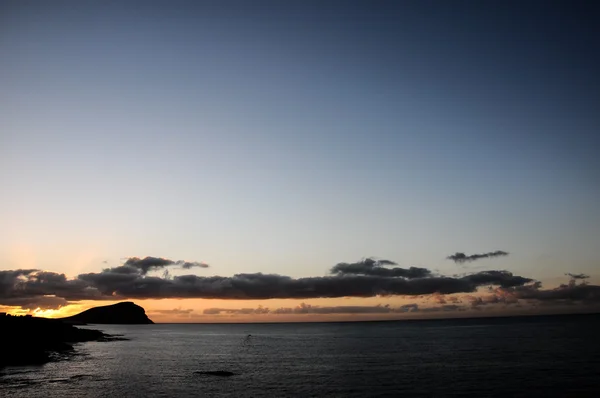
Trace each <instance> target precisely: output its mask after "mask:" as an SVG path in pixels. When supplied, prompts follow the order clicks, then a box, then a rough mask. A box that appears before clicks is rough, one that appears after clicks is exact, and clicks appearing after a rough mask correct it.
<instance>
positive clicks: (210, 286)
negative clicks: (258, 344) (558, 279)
mask: <svg viewBox="0 0 600 398" xmlns="http://www.w3.org/2000/svg"><path fill="white" fill-rule="evenodd" d="M186 264H191V265H190V266H191V267H193V266H196V265H195V264H198V263H194V262H180V261H179V262H178V261H171V260H165V259H157V258H153V257H146V258H145V259H142V260H140V259H135V258H133V259H128V260H127V261H126V262H125V263H124V264H123V265H122V266H118V267H113V268H105V269H103V270H102V271H100V272H91V273H85V274H80V275H78V276H77V277H76V278H73V279H68V278H67V277H66V276H65V275H64V274H59V273H54V272H50V271H42V270H36V269H20V270H7V271H0V305H14V306H24V307H27V308H31V307H33V306H40V307H41V306H51V305H54V306H57V305H62V304H64V303H65V302H74V301H81V300H125V299H167V298H176V299H183V298H204V299H232V300H261V299H299V300H304V299H313V298H336V297H376V296H411V297H421V296H422V297H429V298H430V299H433V300H434V302H435V303H436V304H440V305H442V307H440V308H445V307H444V305H446V304H448V305H458V304H460V303H461V301H460V300H459V299H457V298H453V296H446V295H452V294H460V293H463V294H465V293H467V294H469V293H470V294H472V293H475V292H477V291H478V290H479V289H480V288H481V287H485V286H488V287H490V288H489V289H488V290H489V293H490V295H488V296H485V297H486V298H484V299H482V301H481V302H475V301H469V302H470V303H471V305H472V306H473V307H476V306H480V305H487V304H493V303H508V302H511V303H515V302H517V301H518V300H538V301H540V302H541V301H545V302H551V301H553V300H555V301H561V300H562V301H565V300H569V301H574V302H582V303H583V302H585V303H587V302H590V301H597V300H598V296H599V295H600V293H599V292H598V290H599V289H600V287H599V286H592V285H588V284H587V283H586V282H585V281H582V283H581V284H577V283H576V282H577V280H584V279H585V278H586V277H587V275H583V274H569V276H571V281H570V282H569V284H568V285H562V286H560V287H559V288H556V289H542V288H541V284H540V283H539V282H536V281H534V280H533V279H531V278H527V277H523V276H519V275H514V274H513V273H511V272H509V271H503V270H490V271H480V272H475V273H470V274H464V275H456V276H452V277H450V276H440V275H435V276H434V275H433V274H432V273H431V272H430V271H429V270H425V271H419V273H420V274H421V275H425V276H422V277H417V274H418V273H417V274H415V273H414V272H413V273H411V271H410V268H409V269H401V268H384V267H385V266H390V265H395V263H394V262H392V261H389V260H372V259H366V260H362V261H360V262H356V263H339V264H337V265H336V266H334V267H333V269H332V272H333V275H326V276H314V277H305V278H292V277H289V276H284V275H277V274H262V273H244V274H236V275H233V276H197V275H180V276H167V277H159V276H152V275H148V271H149V270H151V269H155V268H160V267H164V266H168V265H179V266H184V265H186ZM380 270H384V271H383V272H382V271H380ZM398 270H401V271H398ZM50 296H51V297H53V298H52V299H49V298H48V297H50ZM324 308H329V307H324ZM330 308H331V309H329V310H327V309H322V308H321V309H315V310H314V311H334V310H335V308H338V309H339V307H330ZM352 308H353V307H348V308H345V309H344V310H346V311H351V310H352ZM415 308H416V307H411V308H410V309H408V310H411V311H412V310H414V309H415ZM448 308H451V307H448ZM213 310H214V311H221V312H224V311H229V310H226V309H219V308H216V309H213ZM250 310H251V309H239V311H246V312H247V313H252V312H249V311H250ZM355 310H356V311H363V308H362V307H361V308H357V309H355ZM182 311H183V310H182ZM281 311H284V310H281ZM285 311H287V310H285ZM293 311H294V310H292V313H293ZM364 311H369V310H364ZM372 311H388V310H386V309H384V308H383V309H382V308H376V309H373V310H372Z"/></svg>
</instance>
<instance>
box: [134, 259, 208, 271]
mask: <svg viewBox="0 0 600 398" xmlns="http://www.w3.org/2000/svg"><path fill="white" fill-rule="evenodd" d="M123 265H124V266H127V267H133V268H138V269H140V270H141V271H142V272H141V273H142V275H145V274H147V273H148V271H150V270H157V269H161V268H165V267H170V266H180V267H181V268H183V269H190V268H194V267H199V268H208V267H209V265H208V264H205V263H202V262H197V261H183V260H178V261H174V260H169V259H167V258H161V257H144V258H138V257H129V258H127V260H126V261H125V264H123Z"/></svg>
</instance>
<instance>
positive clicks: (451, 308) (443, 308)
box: [419, 304, 465, 312]
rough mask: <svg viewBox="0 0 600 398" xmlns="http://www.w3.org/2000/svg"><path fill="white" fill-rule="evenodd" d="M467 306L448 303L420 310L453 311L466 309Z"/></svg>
mask: <svg viewBox="0 0 600 398" xmlns="http://www.w3.org/2000/svg"><path fill="white" fill-rule="evenodd" d="M464 310H465V308H464V307H462V306H460V305H456V304H446V305H440V306H438V307H427V308H421V309H419V311H421V312H452V311H464Z"/></svg>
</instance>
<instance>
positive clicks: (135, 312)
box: [61, 301, 154, 325]
mask: <svg viewBox="0 0 600 398" xmlns="http://www.w3.org/2000/svg"><path fill="white" fill-rule="evenodd" d="M61 319H62V320H63V321H65V322H67V323H72V324H86V323H95V324H120V325H138V324H139V325H148V324H153V323H154V322H152V321H151V320H150V318H148V316H146V311H144V309H143V308H142V307H140V306H139V305H136V304H134V303H132V302H129V301H126V302H122V303H118V304H113V305H105V306H103V307H94V308H90V309H89V310H86V311H83V312H82V313H80V314H77V315H73V316H70V317H68V318H61Z"/></svg>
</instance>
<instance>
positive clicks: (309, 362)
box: [0, 315, 600, 398]
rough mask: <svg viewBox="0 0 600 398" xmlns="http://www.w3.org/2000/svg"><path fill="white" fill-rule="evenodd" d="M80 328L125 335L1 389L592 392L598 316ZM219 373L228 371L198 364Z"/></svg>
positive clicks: (29, 393) (65, 392) (598, 363)
mask: <svg viewBox="0 0 600 398" xmlns="http://www.w3.org/2000/svg"><path fill="white" fill-rule="evenodd" d="M86 327H90V328H95V329H100V330H102V331H104V332H106V333H110V334H120V335H123V336H124V337H126V338H127V339H129V340H124V341H111V342H88V343H81V344H78V345H76V353H75V354H74V355H73V356H72V357H70V358H69V359H67V360H62V361H57V362H52V363H48V364H45V365H43V366H38V367H10V368H5V369H1V370H0V395H1V396H7V397H14V398H17V397H27V398H31V397H45V398H48V397H118V398H124V397H211V396H215V397H269V398H276V397H296V396H298V397H397V396H405V397H413V396H414V397H421V396H422V397H431V396H436V397H438V396H440V397H441V396H461V397H588V396H589V397H598V396H600V343H599V339H600V315H568V316H540V317H513V318H489V319H481V318H480V319H462V320H429V321H393V322H356V323H294V324H156V325H93V326H92V325H90V326H86ZM9 343H10V342H3V344H9ZM217 370H219V371H227V372H232V373H234V375H233V376H231V377H220V376H214V375H206V374H201V373H196V372H206V371H217Z"/></svg>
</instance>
